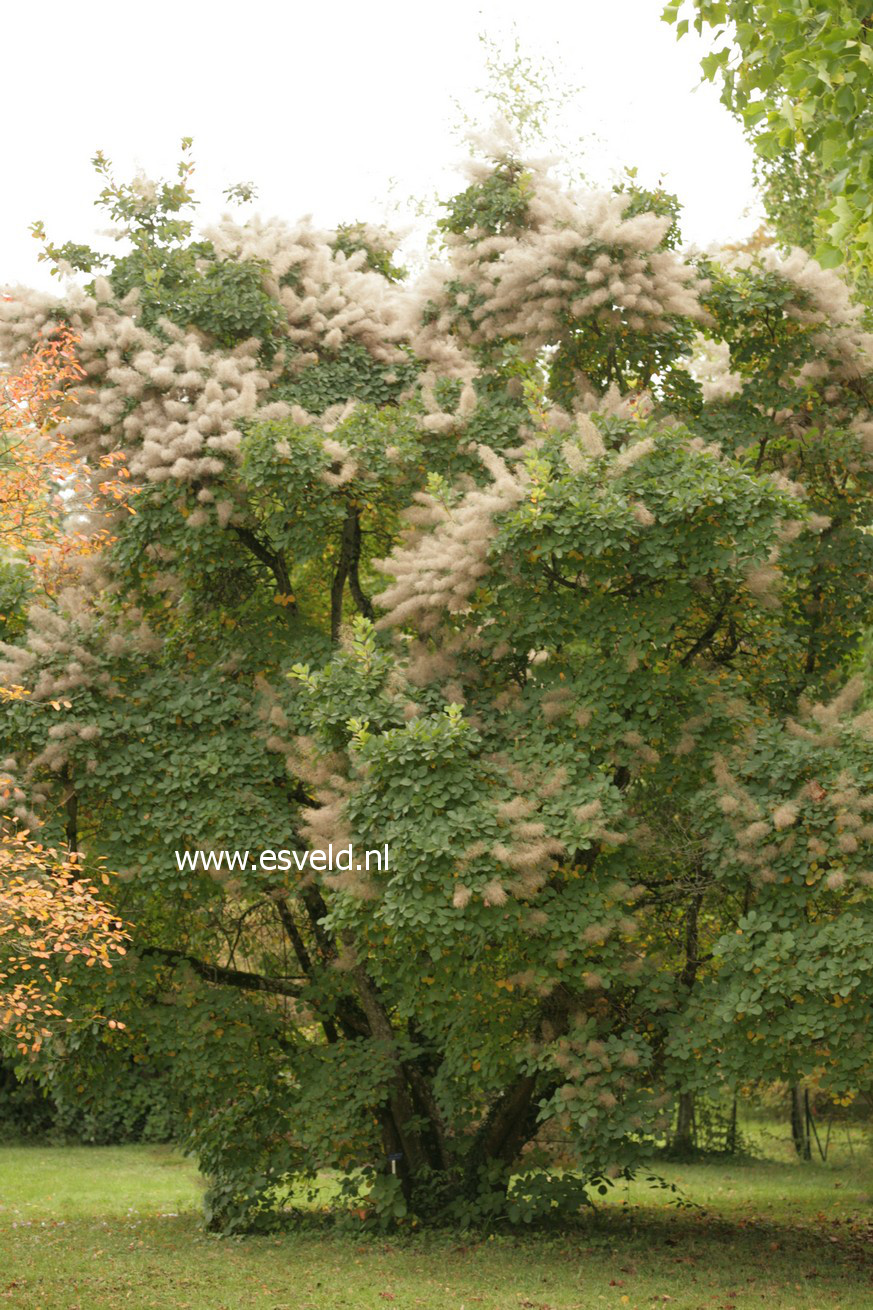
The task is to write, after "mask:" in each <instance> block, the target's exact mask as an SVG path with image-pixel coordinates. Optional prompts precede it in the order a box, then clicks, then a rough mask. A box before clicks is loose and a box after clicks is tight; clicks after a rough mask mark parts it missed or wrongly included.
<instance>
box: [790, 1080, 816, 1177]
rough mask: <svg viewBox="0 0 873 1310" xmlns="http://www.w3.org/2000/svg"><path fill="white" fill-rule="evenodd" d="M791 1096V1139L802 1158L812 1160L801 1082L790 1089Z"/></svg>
mask: <svg viewBox="0 0 873 1310" xmlns="http://www.w3.org/2000/svg"><path fill="white" fill-rule="evenodd" d="M789 1095H790V1097H791V1140H792V1141H793V1142H794V1149H795V1151H796V1152H797V1154H798V1157H799V1158H800V1159H801V1160H811V1159H812V1150H811V1147H810V1141H809V1122H808V1118H807V1113H806V1099H805V1097H804V1094H803V1087H802V1086H801V1084H800V1083H794V1084H793V1085H792V1087H791V1089H790V1092H789Z"/></svg>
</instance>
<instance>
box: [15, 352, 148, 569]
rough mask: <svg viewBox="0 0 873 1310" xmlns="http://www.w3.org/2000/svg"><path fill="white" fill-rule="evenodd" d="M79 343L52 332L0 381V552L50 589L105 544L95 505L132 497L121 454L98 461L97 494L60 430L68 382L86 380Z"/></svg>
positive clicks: (69, 395)
mask: <svg viewBox="0 0 873 1310" xmlns="http://www.w3.org/2000/svg"><path fill="white" fill-rule="evenodd" d="M76 344H77V337H76V334H75V333H74V332H73V331H72V330H71V329H69V328H65V327H61V328H55V329H54V330H53V331H52V333H51V335H50V336H47V337H45V338H44V339H42V340H41V341H40V342H39V344H38V345H37V347H36V348H35V350H34V351H33V352H32V353H31V354H30V355H29V356H28V358H27V359H26V360H25V361H24V362H23V364H22V365H21V366H20V367H19V369H18V370H17V372H15V373H14V374H12V375H11V376H7V377H5V378H3V379H2V380H0V550H2V551H3V552H4V553H11V554H13V555H23V556H24V557H25V558H26V559H27V562H28V564H29V565H30V566H31V568H32V569H33V570H34V572H35V575H36V577H37V579H38V581H39V582H40V583H42V584H43V585H45V586H49V587H50V586H51V584H55V585H57V583H58V582H60V581H62V580H64V579H65V577H66V576H67V574H68V570H69V566H70V565H71V563H72V561H73V557H75V556H79V555H86V554H91V553H93V552H94V551H95V550H97V549H100V548H102V547H104V546H105V545H106V544H107V541H108V533H107V532H105V531H102V530H101V531H98V532H94V531H93V530H89V528H88V527H87V521H88V515H89V513H90V511H91V510H93V509H94V508H96V507H97V503H98V501H99V500H101V499H103V498H107V499H110V500H113V501H115V502H121V503H125V505H126V502H127V501H128V500H129V499H130V497H131V495H132V492H133V488H132V487H131V486H130V483H129V476H130V475H129V472H128V469H127V467H126V466H125V465H124V462H123V460H124V456H123V455H122V454H121V453H120V452H111V453H109V454H106V455H104V456H102V457H101V458H100V461H99V466H98V467H99V469H100V470H105V472H106V477H105V479H103V480H102V481H100V482H98V483H96V488H95V484H94V481H93V480H92V479H90V478H89V477H88V476H87V474H88V470H87V469H86V467H85V466H84V465H83V463H82V460H81V457H80V456H79V454H78V453H77V451H76V449H75V447H74V445H73V443H72V442H70V441H69V440H68V439H67V438H66V437H64V436H62V435H60V433H59V431H58V429H59V426H60V424H61V422H62V419H63V417H64V413H65V411H67V410H68V409H69V407H70V406H71V405H72V404H75V395H74V393H73V392H72V390H71V384H73V383H78V382H79V381H80V379H81V378H82V377H83V376H84V371H83V369H82V367H81V365H80V364H79V363H78V361H77V359H76ZM126 508H128V510H129V512H130V513H133V510H132V509H131V508H130V506H129V505H126Z"/></svg>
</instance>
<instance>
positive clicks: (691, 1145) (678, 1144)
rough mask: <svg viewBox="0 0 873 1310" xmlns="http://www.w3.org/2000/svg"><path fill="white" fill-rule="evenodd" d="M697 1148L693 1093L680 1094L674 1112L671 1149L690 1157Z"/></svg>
mask: <svg viewBox="0 0 873 1310" xmlns="http://www.w3.org/2000/svg"><path fill="white" fill-rule="evenodd" d="M696 1146H697V1125H696V1123H695V1120H694V1093H693V1092H680V1093H679V1106H678V1109H677V1111H676V1130H675V1132H674V1133H673V1142H672V1147H673V1150H674V1151H677V1152H681V1153H682V1154H683V1155H690V1154H691V1153H692V1152H693V1151H694V1149H695V1147H696Z"/></svg>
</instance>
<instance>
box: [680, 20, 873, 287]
mask: <svg viewBox="0 0 873 1310" xmlns="http://www.w3.org/2000/svg"><path fill="white" fill-rule="evenodd" d="M685 8H686V7H685V5H684V4H683V0H677V2H676V3H670V4H668V5H667V6H666V7H665V9H664V18H665V19H666V20H667V22H670V23H675V24H676V30H677V33H678V34H679V35H680V36H682V35H684V34H685V32H687V31H688V28H689V25H690V24H693V26H694V28H695V30H696V31H698V32H702V31H703V30H704V28H710V29H712V31H713V33H714V38H715V43H716V46H715V49H714V50H712V51H711V53H709V54H707V55H706V56H705V57H704V59H703V61H702V68H703V72H704V76H705V77H707V78H708V79H709V80H710V81H714V80H716V79H717V80H718V81H719V82H720V83H721V87H722V99H723V101H724V103H725V104H726V105H727V107H728V108H729V109H731V110H732V111H733V112H734V113H735V114H737V115H738V116H739V117H740V118H741V119H742V122H743V123H744V125H745V127H746V128H747V130H748V133H749V136H750V138H751V140H752V142H753V143H754V146H755V149H756V151H757V152H758V154H759V156H760V158H761V160H762V161H763V162H762V170H763V173H764V177H765V179H766V187H765V192H764V194H765V199H768V200H769V201H770V205H769V210H770V214H771V217H772V218H773V219H774V221H775V223H776V227H777V232H778V233H779V235H780V236H782V237H783V239H785V240H788V241H789V242H792V243H796V244H801V245H802V244H804V241H797V237H798V236H800V235H804V236H805V233H800V232H798V230H797V221H798V219H797V201H798V200H800V201H801V202H802V212H803V213H805V215H806V218H805V220H804V223H809V222H810V220H811V221H812V223H813V226H814V228H815V233H816V237H817V250H816V255H817V258H818V259H819V261H820V262H821V263H822V265H823V266H824V267H827V268H832V267H835V266H836V265H838V264H842V263H843V261H844V260H847V261H848V264H849V267H850V269H851V270H852V272H853V274H854V275H855V276H859V275H860V276H863V277H864V278H865V279H869V276H870V271H871V265H873V171H871V170H873V165H871V162H870V138H871V123H873V120H871V108H870V106H871V98H873V37H871V20H873V16H871V14H870V12H869V6H868V5H867V4H865V3H860V2H859V0H838V2H837V3H828V4H827V5H822V4H818V5H816V4H807V3H804V0H790V2H789V3H788V4H776V3H770V0H763V2H761V0H691V4H690V5H689V6H688V9H689V11H690V13H691V14H692V15H693V17H691V18H687V17H683V18H680V14H682V13H683V12H684V11H685ZM783 225H784V226H783Z"/></svg>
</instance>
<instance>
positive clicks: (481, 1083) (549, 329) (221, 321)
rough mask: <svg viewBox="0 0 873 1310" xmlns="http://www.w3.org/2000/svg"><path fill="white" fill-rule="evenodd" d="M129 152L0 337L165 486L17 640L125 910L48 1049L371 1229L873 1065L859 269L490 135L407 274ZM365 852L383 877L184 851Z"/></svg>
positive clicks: (41, 788)
mask: <svg viewBox="0 0 873 1310" xmlns="http://www.w3.org/2000/svg"><path fill="white" fill-rule="evenodd" d="M98 166H99V168H100V170H101V173H102V175H103V178H104V182H105V190H104V193H103V200H104V203H105V204H107V205H108V206H109V208H110V209H111V211H112V213H113V217H114V218H115V220H116V222H118V223H120V224H121V231H122V235H123V236H124V237H125V242H124V244H122V246H121V247H120V249H119V250H115V251H112V252H110V253H109V254H101V253H100V252H97V251H91V250H89V249H86V248H83V247H81V246H75V245H68V246H62V247H57V246H48V247H47V255H48V256H49V257H50V258H51V259H53V260H54V261H55V262H56V264H57V266H58V267H59V268H60V270H61V271H64V270H65V266H66V268H67V269H69V268H70V267H72V268H73V269H78V270H79V271H80V272H81V273H83V274H84V275H85V276H86V278H88V279H91V280H89V281H87V284H86V285H85V286H84V287H79V286H78V285H77V283H76V282H75V281H73V282H71V283H69V284H68V285H67V287H66V289H65V291H64V294H63V295H62V296H61V297H60V298H52V297H48V296H42V295H36V294H33V293H30V292H26V291H23V290H18V291H16V292H15V293H14V294H13V295H12V297H11V299H10V300H9V301H7V302H6V303H5V304H4V305H3V307H2V318H0V352H2V354H3V356H4V357H5V358H6V359H7V360H8V361H10V363H12V362H14V360H15V359H16V358H17V357H18V356H19V355H20V354H21V353H23V352H26V351H27V350H29V349H30V348H31V346H32V344H33V342H34V341H35V340H38V339H43V340H45V339H51V337H52V335H53V334H54V333H56V332H58V331H61V330H64V329H65V328H69V329H71V330H72V331H74V332H75V333H76V335H77V338H78V349H77V356H78V360H79V363H80V365H81V368H82V370H83V373H84V376H83V378H82V380H81V385H80V387H79V388H78V396H77V402H78V403H77V404H76V405H75V406H74V407H71V409H70V412H69V414H68V416H67V417H66V419H65V422H64V426H63V433H64V435H65V438H66V439H67V440H69V441H70V442H72V443H74V445H75V447H76V449H77V451H78V452H79V453H80V455H81V457H82V459H84V460H86V461H88V462H89V465H90V466H91V467H94V468H96V467H97V466H98V465H99V462H100V460H101V459H103V458H104V457H105V456H107V455H112V454H115V453H117V452H120V453H121V454H123V456H124V459H125V462H126V467H128V468H129V469H130V474H131V480H132V482H133V484H134V487H135V495H133V496H132V497H131V498H130V502H129V505H128V506H126V507H122V508H119V505H118V503H117V502H116V501H115V500H114V499H113V498H112V497H111V496H101V495H100V492H99V486H98V488H97V496H96V503H95V505H94V506H93V507H92V511H91V524H92V530H93V531H94V532H95V533H98V532H102V533H105V534H106V535H105V538H103V541H104V544H103V546H102V548H101V549H100V550H99V551H95V552H93V553H92V554H91V555H89V556H88V557H86V558H83V559H82V560H81V561H80V567H79V571H78V576H77V577H76V579H75V580H74V581H72V582H70V585H67V586H65V587H63V588H60V589H58V590H57V591H55V592H53V593H52V594H50V595H43V596H41V597H39V598H38V603H33V604H31V606H30V608H29V609H28V610H27V612H26V614H25V613H24V612H23V611H22V615H21V625H22V630H21V633H20V635H19V636H17V637H15V638H14V639H13V640H11V641H9V642H8V643H7V645H6V646H5V647H4V650H3V657H4V660H5V664H4V666H3V673H2V677H3V680H4V681H5V682H7V683H10V684H15V685H16V686H19V687H21V688H22V689H24V690H25V691H26V693H27V694H26V695H22V696H21V697H19V698H18V699H16V700H14V701H11V702H10V703H9V704H8V705H7V706H6V712H5V724H4V736H5V739H6V740H5V750H6V751H8V753H9V759H8V760H7V766H8V770H9V773H10V777H11V778H13V779H14V783H15V786H16V787H17V788H18V790H19V791H20V792H21V793H23V795H24V798H25V799H24V800H23V801H22V802H21V806H22V814H24V815H26V818H27V821H28V822H29V823H31V824H32V825H34V827H35V826H36V825H37V824H41V825H42V829H44V833H45V838H46V840H48V839H49V838H53V837H54V835H55V833H56V831H60V829H61V828H62V827H63V825H64V824H65V823H66V826H67V829H68V832H67V835H68V837H70V838H71V839H72V840H73V841H74V845H75V847H76V848H77V849H84V850H87V851H89V852H93V853H94V854H100V855H102V856H104V857H105V858H106V859H107V860H108V861H109V862H110V863H111V865H112V867H113V868H117V869H118V870H119V871H120V872H121V877H122V883H121V887H120V890H119V893H118V897H117V909H118V912H119V913H120V914H122V915H123V917H124V918H125V919H126V920H131V921H132V922H133V923H134V924H135V928H134V929H133V938H132V942H131V948H130V950H129V951H128V954H127V955H126V956H125V958H124V961H123V962H122V963H121V964H120V965H118V966H116V967H115V968H114V969H113V970H112V971H111V972H110V973H107V974H106V976H105V978H103V977H99V976H98V977H95V976H94V975H95V973H96V971H94V970H91V971H89V976H88V977H87V978H86V979H85V981H84V982H83V983H82V984H81V985H80V988H79V995H80V1003H81V1004H82V1005H83V1006H96V1007H97V1008H100V1007H104V1006H109V1005H111V1007H112V1013H113V1014H120V1015H121V1014H123V1015H124V1018H125V1022H126V1028H125V1029H124V1030H123V1031H120V1032H119V1033H117V1034H115V1035H113V1037H112V1040H111V1041H109V1042H107V1041H104V1040H103V1039H102V1037H100V1038H97V1039H95V1038H94V1037H93V1036H92V1035H89V1034H88V1033H82V1034H76V1035H74V1036H71V1037H70V1038H69V1039H68V1040H67V1041H66V1042H65V1043H64V1045H63V1048H62V1049H56V1050H55V1051H54V1052H53V1051H52V1049H51V1046H50V1044H49V1046H48V1047H47V1049H46V1050H44V1052H43V1053H42V1056H41V1061H42V1067H43V1069H44V1071H45V1072H44V1076H46V1077H48V1078H51V1079H55V1080H61V1081H62V1080H64V1079H65V1078H70V1077H71V1076H72V1074H73V1071H75V1080H76V1082H77V1083H79V1084H81V1085H83V1087H84V1091H83V1093H82V1094H83V1095H84V1096H85V1097H87V1096H88V1095H91V1094H95V1095H96V1094H98V1090H97V1089H99V1088H100V1087H101V1086H102V1087H105V1086H106V1080H107V1079H108V1078H110V1077H111V1076H112V1071H113V1069H115V1068H116V1067H117V1065H118V1062H119V1061H120V1062H133V1063H134V1064H135V1065H136V1066H137V1067H139V1068H143V1069H150V1070H152V1071H154V1070H159V1071H160V1072H161V1076H162V1077H164V1078H166V1079H167V1080H168V1081H169V1083H170V1084H171V1085H172V1086H173V1087H174V1088H175V1095H176V1097H177V1100H178V1104H179V1106H180V1107H181V1109H182V1111H183V1112H184V1114H185V1115H186V1117H187V1121H188V1123H189V1125H190V1136H189V1145H190V1146H191V1148H192V1149H193V1150H195V1151H196V1152H197V1153H198V1156H199V1159H200V1162H201V1165H202V1167H203V1168H204V1170H205V1172H206V1173H207V1174H208V1175H209V1177H210V1183H211V1185H210V1191H209V1194H208V1198H207V1207H208V1213H209V1217H210V1220H211V1222H212V1223H213V1224H214V1225H215V1226H217V1227H223V1228H225V1229H234V1228H243V1227H253V1226H258V1225H261V1226H269V1225H270V1224H273V1223H275V1222H278V1220H279V1218H280V1217H281V1214H282V1212H283V1210H284V1209H285V1208H286V1206H287V1201H286V1198H287V1196H288V1185H289V1183H291V1182H296V1183H297V1184H300V1183H301V1182H304V1181H305V1180H307V1179H312V1178H314V1177H315V1176H316V1175H317V1174H318V1172H319V1171H321V1170H324V1169H325V1168H331V1169H333V1170H335V1171H337V1175H338V1177H339V1178H340V1180H341V1184H340V1191H339V1197H338V1205H340V1206H343V1205H353V1206H354V1207H356V1208H357V1209H359V1210H360V1209H361V1207H362V1206H363V1209H362V1211H361V1212H362V1213H366V1214H368V1215H370V1216H372V1222H383V1223H388V1222H401V1221H404V1222H416V1223H418V1222H423V1221H437V1220H439V1221H453V1222H471V1221H474V1220H488V1221H496V1220H497V1219H498V1218H507V1219H509V1220H520V1219H524V1220H532V1219H534V1218H537V1217H539V1216H541V1215H543V1214H554V1213H556V1212H557V1211H559V1210H561V1209H562V1208H567V1209H570V1210H573V1209H575V1208H578V1206H579V1205H580V1204H582V1203H583V1202H584V1200H585V1198H586V1189H590V1188H591V1186H592V1185H595V1184H596V1185H601V1186H606V1185H608V1180H609V1179H610V1178H613V1177H616V1176H618V1175H619V1174H621V1173H623V1172H625V1171H628V1170H632V1169H633V1168H634V1167H635V1165H636V1163H637V1162H638V1161H639V1160H640V1158H641V1157H643V1156H644V1155H645V1153H646V1152H647V1150H648V1149H649V1144H650V1142H651V1140H652V1137H653V1135H655V1134H657V1133H658V1132H660V1131H662V1130H663V1127H664V1122H665V1120H664V1115H665V1112H666V1111H667V1109H668V1108H669V1107H670V1106H671V1104H672V1098H673V1096H674V1095H675V1094H676V1093H677V1092H681V1091H686V1092H687V1091H689V1090H693V1089H694V1088H696V1087H705V1088H707V1089H713V1088H716V1087H718V1086H720V1085H727V1086H728V1087H731V1088H734V1089H735V1088H737V1087H741V1086H743V1085H744V1084H745V1083H747V1082H749V1081H751V1080H753V1079H754V1078H756V1077H758V1076H762V1075H766V1076H773V1077H775V1076H790V1077H797V1076H799V1075H800V1074H801V1073H804V1072H809V1071H811V1070H812V1069H817V1070H819V1072H820V1075H821V1078H822V1081H823V1085H824V1086H826V1087H827V1088H828V1089H829V1090H830V1091H831V1092H832V1094H833V1095H834V1096H836V1097H839V1098H840V1099H846V1098H847V1097H851V1096H852V1095H853V1094H854V1093H855V1092H856V1091H857V1090H858V1088H859V1087H861V1086H863V1085H864V1084H865V1081H868V1080H869V1077H870V1041H869V1019H870V999H871V965H870V959H871V956H870V942H871V932H873V920H871V892H870V888H871V883H873V874H871V869H873V865H871V837H873V792H871V788H870V779H871V768H873V741H871V726H873V723H871V718H870V715H869V714H868V713H867V712H865V710H864V708H863V706H862V705H861V704H859V695H860V692H859V687H858V685H857V683H856V682H853V681H852V680H851V678H850V674H851V664H852V660H853V658H854V655H855V652H856V650H857V648H858V642H859V636H860V633H861V629H862V625H863V623H864V621H865V618H866V612H867V595H866V588H867V578H868V576H869V565H870V553H871V537H870V535H869V534H868V531H867V528H868V526H869V523H870V516H871V459H873V413H871V410H870V407H869V406H870V398H869V387H870V374H871V371H873V339H871V337H870V336H868V335H867V334H866V333H865V332H864V331H863V328H862V325H861V323H860V321H859V313H860V311H859V310H858V309H857V307H855V306H854V305H853V303H852V301H851V299H850V296H849V294H848V292H847V290H846V288H845V287H844V286H843V284H842V283H841V282H840V281H839V279H838V277H837V276H836V275H835V274H834V273H833V272H829V271H825V270H823V269H822V268H821V267H820V266H819V265H818V264H816V263H815V262H814V261H813V260H811V259H810V258H809V257H808V256H806V255H805V254H803V253H802V252H800V251H793V252H792V253H791V254H790V255H789V256H788V257H786V258H780V257H779V256H777V255H776V254H774V253H773V252H771V251H766V250H765V251H763V252H761V253H759V254H756V255H754V256H744V255H737V254H736V253H725V254H724V256H722V257H718V258H716V257H715V256H711V257H707V258H706V259H703V258H698V259H691V258H689V257H686V256H684V255H683V254H682V253H681V252H680V250H679V237H678V224H677V207H676V205H675V204H674V203H673V202H672V201H671V200H670V199H669V198H667V197H664V196H662V195H657V196H651V195H647V194H646V193H644V192H641V191H638V190H633V189H630V190H626V191H619V192H615V193H611V194H604V195H600V194H579V195H576V194H572V193H569V192H567V191H565V190H563V189H562V188H561V187H560V186H559V185H558V184H557V183H555V182H554V181H553V180H551V178H550V175H549V172H548V169H547V167H546V166H545V165H544V164H541V163H538V162H530V161H526V160H524V159H522V158H520V156H519V152H518V150H517V148H516V147H515V146H514V144H513V142H512V141H511V140H510V139H508V138H507V137H499V138H498V139H497V140H496V141H494V142H492V143H491V144H490V145H489V146H483V148H482V154H481V157H480V159H479V160H478V161H477V162H475V163H474V164H472V165H471V167H470V177H469V185H468V186H467V187H466V188H465V189H464V190H462V191H461V192H460V194H458V195H457V196H455V197H454V198H453V199H452V200H451V201H450V202H449V203H448V204H447V206H446V207H445V212H444V216H443V218H442V220H441V232H442V239H443V249H442V251H441V254H440V257H439V258H438V259H437V260H436V262H435V263H434V264H433V266H432V267H431V268H430V269H429V271H428V272H427V273H426V275H425V276H424V277H423V278H422V279H421V280H420V281H418V282H416V283H415V284H414V285H408V284H407V281H406V280H405V278H404V275H403V271H402V270H401V269H399V268H398V267H397V266H396V264H395V262H394V260H393V258H392V255H393V247H392V244H391V241H390V239H389V238H388V237H387V236H386V235H385V234H384V233H381V232H377V231H375V230H372V229H370V228H369V227H367V226H366V225H361V224H357V225H349V226H346V227H343V228H338V229H337V230H336V231H333V232H329V231H321V230H318V229H316V228H314V227H313V226H312V225H311V224H309V223H301V224H298V225H296V226H289V225H286V224H284V223H282V222H279V221H269V222H265V221H261V220H258V219H250V220H248V221H245V222H236V221H233V220H231V219H229V218H228V219H224V220H222V221H221V222H220V223H219V224H218V225H217V226H215V227H213V228H212V229H207V230H206V231H205V232H204V233H203V234H202V235H197V234H195V233H194V231H193V228H192V224H191V221H190V219H189V218H188V217H187V212H188V211H187V206H188V203H189V202H190V199H191V196H190V190H189V171H190V168H189V166H188V165H187V164H186V163H185V162H183V165H182V166H181V168H180V177H179V179H178V180H177V181H174V182H167V183H151V182H149V181H146V180H145V179H142V178H137V179H135V180H134V181H133V182H132V183H130V184H127V183H119V182H117V181H116V180H115V179H114V177H113V175H112V173H111V170H110V168H109V165H108V163H107V162H106V161H105V160H102V159H98ZM80 280H81V279H80ZM128 508H132V509H134V510H135V512H133V513H128V512H127V509H128ZM52 701H56V702H57V703H59V704H60V705H61V707H62V708H61V711H60V712H58V713H53V714H52V716H51V717H50V718H49V717H48V716H47V715H46V714H45V712H44V710H45V706H46V704H47V703H51V702H52ZM71 824H73V825H74V828H75V831H74V832H73V833H72V834H71V833H70V831H69V828H70V825H71ZM349 843H352V844H353V846H354V847H355V850H356V852H358V853H360V852H361V851H363V850H365V849H376V848H382V847H384V846H386V845H387V847H388V850H389V864H388V867H387V869H386V868H376V867H375V866H374V865H371V866H370V867H365V868H357V867H354V865H353V867H352V868H350V869H348V870H346V869H333V870H326V871H319V870H318V869H317V868H314V867H307V868H305V869H304V870H303V871H301V870H299V869H297V868H296V867H295V866H294V864H293V862H290V861H288V860H285V861H284V863H285V865H286V866H288V865H290V867H281V863H280V861H279V860H278V859H270V860H267V861H265V863H264V865H263V866H262V865H257V866H256V863H255V861H254V860H252V861H251V862H250V863H249V865H248V867H245V868H244V867H242V866H241V865H239V864H237V866H236V867H234V868H231V867H229V866H228V865H227V864H225V865H224V866H223V867H218V866H216V865H215V864H213V867H212V868H211V869H206V868H203V867H200V868H196V869H195V868H188V869H181V868H180V867H179V864H178V861H177V860H176V858H175V856H174V852H175V851H177V850H179V851H182V850H185V851H188V852H194V851H197V850H199V851H203V852H210V851H212V852H216V851H220V850H222V849H235V850H240V851H251V852H253V853H254V852H258V851H261V850H264V849H270V850H272V851H274V852H275V851H278V850H288V851H291V850H294V851H297V852H302V851H304V850H308V851H310V852H313V851H319V850H327V849H328V848H329V847H330V846H331V845H332V846H333V847H334V849H337V848H340V847H346V846H348V844H349ZM546 1125H551V1127H552V1128H553V1129H554V1130H557V1131H558V1132H560V1133H561V1134H562V1136H563V1139H564V1141H565V1143H566V1149H567V1151H568V1152H569V1153H571V1154H572V1156H573V1158H574V1159H575V1161H576V1163H577V1165H578V1171H577V1172H576V1173H574V1174H566V1175H564V1174H561V1173H560V1172H558V1171H556V1170H555V1169H554V1168H553V1167H552V1166H551V1165H550V1163H549V1157H548V1155H545V1154H544V1153H543V1152H542V1150H541V1148H540V1145H539V1139H540V1137H541V1132H542V1129H543V1128H544V1126H546ZM362 1198H366V1199H365V1200H362Z"/></svg>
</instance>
